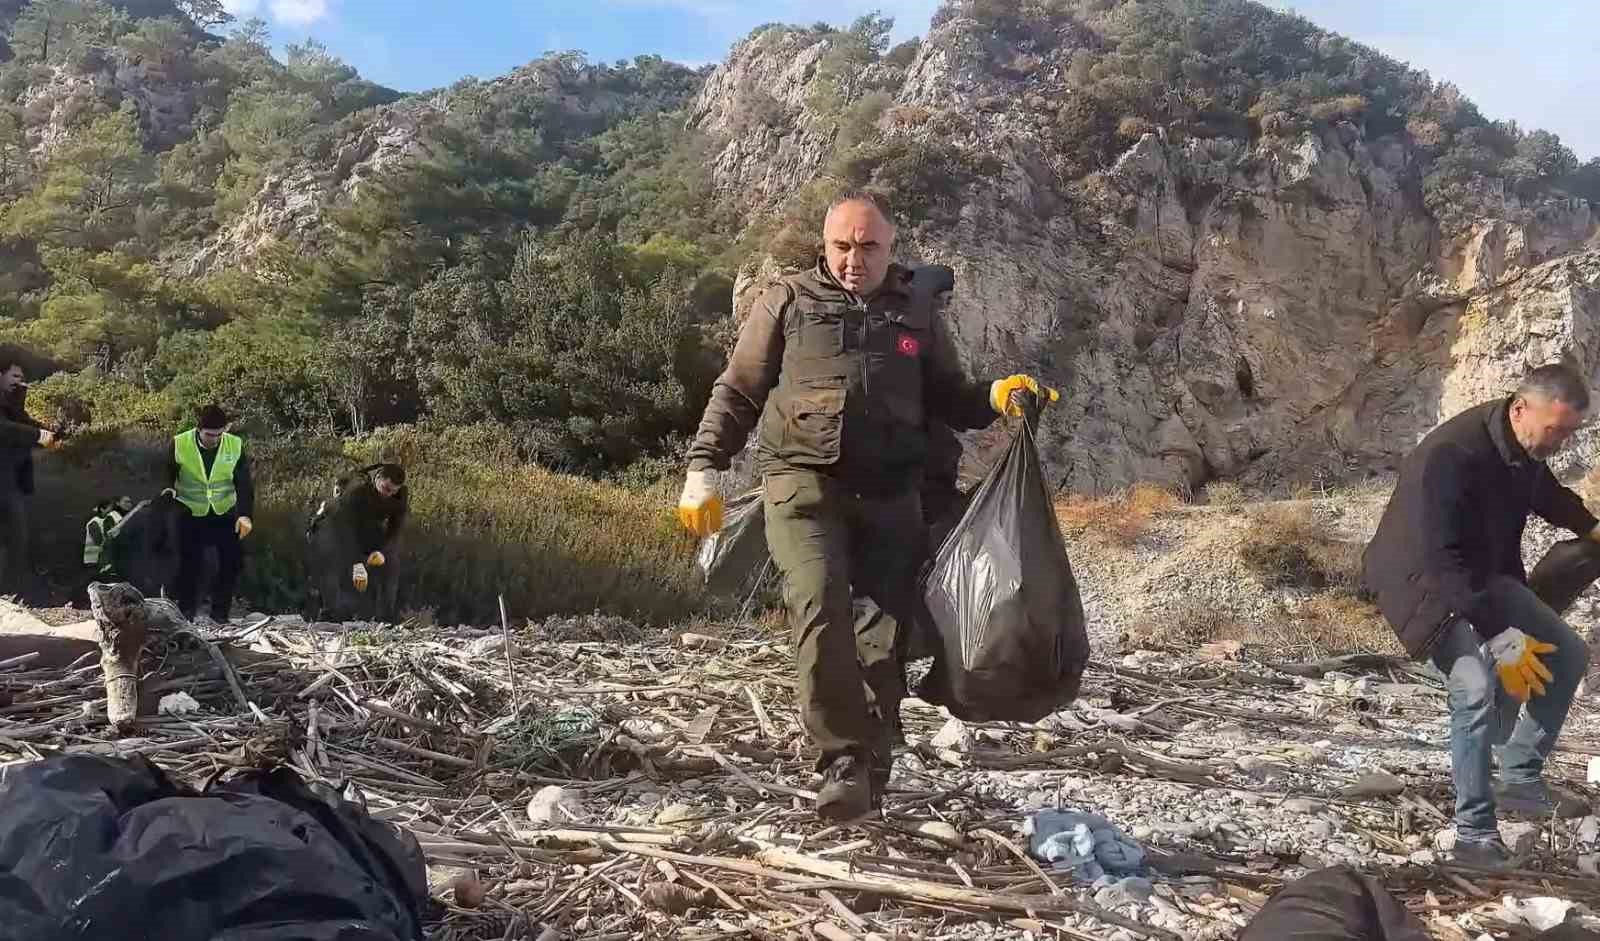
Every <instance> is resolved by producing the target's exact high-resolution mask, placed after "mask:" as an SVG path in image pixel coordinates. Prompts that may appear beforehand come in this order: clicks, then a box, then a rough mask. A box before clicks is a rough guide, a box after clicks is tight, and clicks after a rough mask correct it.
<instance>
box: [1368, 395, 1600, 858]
mask: <svg viewBox="0 0 1600 941" xmlns="http://www.w3.org/2000/svg"><path fill="white" fill-rule="evenodd" d="M1588 408H1589V391H1588V388H1587V387H1586V385H1585V383H1584V379H1583V377H1582V376H1581V375H1580V374H1579V373H1578V372H1577V371H1576V370H1574V369H1573V368H1572V367H1570V366H1567V365H1562V364H1557V365H1551V366H1543V367H1541V368H1539V369H1536V370H1534V371H1533V372H1532V373H1530V374H1529V375H1528V377H1527V378H1526V379H1524V380H1523V382H1522V385H1521V386H1520V387H1518V389H1517V391H1516V393H1515V394H1513V395H1511V396H1509V397H1507V398H1504V399H1498V400H1496V401H1492V402H1486V403H1484V404H1482V405H1479V406H1476V407H1475V408H1470V409H1468V410H1467V411H1465V412H1462V413H1461V414H1460V415H1457V416H1456V417H1454V418H1452V419H1450V420H1449V421H1447V422H1445V423H1444V424H1443V425H1440V426H1439V427H1438V428H1436V429H1434V430H1433V431H1432V432H1430V433H1429V434H1428V435H1427V437H1425V438H1423V439H1422V442H1421V443H1420V444H1418V445H1417V448H1416V450H1414V451H1413V452H1412V453H1411V454H1410V455H1408V456H1407V457H1406V459H1405V461H1404V462H1403V463H1402V464H1401V467H1400V480H1399V483H1398V484H1397V485H1396V487H1395V491H1394V494H1393V496H1392V497H1390V500H1389V506H1388V508H1387V509H1386V510H1385V511H1384V514H1383V520H1382V521H1381V522H1380V523H1379V524H1378V532H1377V534H1376V535H1375V536H1374V537H1373V539H1372V542H1371V544H1370V545H1368V546H1367V550H1366V555H1365V557H1364V558H1363V566H1362V567H1363V572H1362V580H1363V582H1364V584H1365V586H1366V588H1367V590H1368V591H1370V592H1371V593H1372V594H1373V595H1375V596H1376V598H1377V602H1378V607H1379V608H1380V609H1381V610H1382V611H1383V615H1384V617H1385V619H1387V620H1388V622H1389V624H1390V625H1391V626H1392V627H1393V628H1394V630H1395V632H1396V633H1397V634H1398V635H1399V636H1400V641H1401V643H1402V644H1404V645H1405V648H1406V651H1407V652H1408V653H1410V655H1411V656H1412V657H1414V658H1416V659H1419V660H1420V659H1422V658H1424V657H1427V658H1429V659H1430V660H1432V662H1433V663H1434V665H1435V666H1437V667H1438V668H1439V670H1440V672H1442V673H1443V674H1444V676H1445V680H1446V687H1447V689H1448V691H1449V698H1448V702H1449V709H1450V764H1451V777H1452V780H1453V782H1454V784H1455V791H1456V813H1455V824H1456V849H1455V855H1456V858H1457V860H1459V861H1461V862H1465V863H1468V864H1472V865H1483V866H1494V867H1501V866H1506V865H1509V864H1511V863H1512V862H1513V860H1512V857H1511V853H1510V852H1509V851H1508V850H1507V849H1506V846H1505V844H1504V843H1503V842H1502V841H1501V839H1500V833H1499V829H1498V825H1497V821H1496V815H1495V811H1496V806H1497V805H1498V807H1499V808H1500V809H1502V810H1505V811H1508V812H1511V813H1524V814H1531V815H1536V816H1538V817H1548V816H1549V815H1550V814H1552V813H1555V814H1557V815H1559V816H1579V815H1582V814H1585V813H1587V812H1588V808H1587V807H1585V806H1583V805H1582V804H1581V803H1580V802H1579V801H1577V800H1576V799H1574V798H1570V797H1566V796H1562V795H1558V794H1555V793H1552V791H1551V789H1550V788H1549V787H1547V786H1546V784H1545V783H1544V779H1543V774H1544V765H1545V759H1546V758H1547V757H1549V755H1550V752H1551V751H1552V750H1553V749H1554V748H1555V744H1556V738H1557V736H1559V735H1560V733H1561V727H1562V724H1563V723H1565V722H1566V718H1567V709H1568V708H1569V707H1570V706H1571V705H1572V697H1573V695H1574V693H1575V692H1576V691H1577V687H1578V682H1579V681H1580V680H1581V679H1582V678H1583V676H1584V673H1585V670H1586V669H1587V667H1588V662H1589V650H1588V646H1587V645H1586V644H1585V643H1584V641H1583V640H1582V638H1580V637H1579V636H1578V635H1577V633H1576V632H1574V631H1573V629H1572V628H1571V627H1569V626H1567V624H1566V623H1565V622H1564V621H1562V620H1561V618H1560V616H1559V615H1557V613H1556V612H1555V611H1554V610H1552V609H1551V608H1550V606H1549V605H1547V604H1546V603H1545V602H1544V601H1543V600H1541V599H1540V598H1539V597H1538V596H1537V595H1535V594H1534V592H1533V591H1532V590H1531V589H1530V588H1529V587H1528V576H1527V571H1526V569H1525V568H1524V566H1523V561H1522V532H1523V527H1524V525H1525V524H1526V522H1527V518H1528V514H1529V513H1536V514H1538V515H1539V516H1540V517H1541V518H1543V519H1544V520H1546V521H1548V522H1549V523H1551V524H1552V525H1555V526H1559V527H1562V528H1564V529H1569V530H1572V531H1573V532H1575V533H1577V534H1578V535H1580V536H1583V537H1585V538H1587V539H1589V540H1592V541H1596V542H1600V530H1597V529H1596V524H1597V521H1596V519H1595V517H1594V516H1593V515H1592V514H1591V513H1590V512H1589V511H1588V509H1587V508H1585V507H1584V504H1583V500H1582V499H1580V498H1579V497H1578V495H1577V494H1575V493H1573V492H1572V491H1571V490H1569V489H1567V488H1566V487H1564V486H1562V485H1561V484H1560V483H1559V482H1558V481H1557V480H1556V478H1555V475H1554V474H1552V473H1551V472H1550V469H1549V468H1548V467H1547V466H1545V461H1546V460H1548V459H1549V458H1550V457H1552V456H1553V455H1554V454H1555V453H1556V452H1557V451H1559V450H1560V449H1561V447H1562V445H1563V444H1565V443H1566V441H1567V439H1568V438H1570V437H1571V436H1572V434H1573V433H1574V432H1575V431H1577V430H1578V427H1579V425H1581V424H1582V423H1583V419H1584V415H1585V413H1586V412H1587V411H1588ZM1519 714H1520V716H1521V718H1520V720H1519V719H1518V716H1519ZM1513 722H1515V729H1512V728H1511V725H1512V723H1513ZM1501 743H1503V744H1504V746H1505V747H1504V748H1503V749H1502V750H1501V753H1500V762H1499V763H1500V778H1501V780H1500V785H1499V786H1498V787H1496V786H1494V784H1493V781H1492V778H1491V770H1492V763H1493V752H1492V748H1493V746H1495V745H1498V744H1501Z"/></svg>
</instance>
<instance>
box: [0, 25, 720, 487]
mask: <svg viewBox="0 0 1600 941" xmlns="http://www.w3.org/2000/svg"><path fill="white" fill-rule="evenodd" d="M212 6H214V4H212ZM136 7H137V9H135V8H136ZM224 17H225V14H224V13H222V11H221V10H220V8H215V9H212V8H210V7H206V6H205V4H202V3H201V2H200V0H186V2H182V3H168V2H157V0H145V2H142V3H139V4H132V3H105V2H101V0H35V2H33V3H31V4H28V5H26V6H25V7H23V8H22V9H21V12H20V14H19V15H17V16H16V18H15V20H14V22H13V23H12V24H11V27H10V31H9V35H10V49H11V52H12V54H13V57H12V58H11V59H10V60H9V61H7V62H5V63H4V65H3V66H0V239H4V254H3V256H0V272H3V277H4V282H5V286H6V287H7V288H9V290H6V291H4V292H0V342H9V343H12V344H16V345H20V346H22V347H24V348H25V349H27V350H30V351H32V352H33V353H36V354H38V355H40V356H42V357H45V358H46V359H47V360H48V362H49V364H50V365H51V366H53V367H55V368H56V369H58V370H59V372H57V374H56V375H55V376H53V377H52V378H51V379H50V380H49V381H47V382H45V383H44V384H43V385H42V386H41V387H40V388H38V389H37V390H36V393H35V396H36V403H35V404H36V406H38V407H41V408H45V409H48V407H49V405H50V400H55V399H60V398H63V397H66V396H73V397H78V398H82V399H84V400H86V401H87V402H88V404H89V406H90V408H91V411H92V412H93V413H94V415H95V416H96V418H97V419H98V420H99V421H100V422H102V423H112V424H124V423H127V422H133V421H141V420H144V421H148V422H150V423H152V424H155V425H159V426H162V427H166V426H170V425H171V424H173V423H174V422H177V421H180V420H182V419H183V418H184V417H185V416H186V415H188V414H192V411H193V407H194V406H196V405H197V404H200V403H203V402H206V401H212V400H215V401H218V402H219V403H220V404H222V405H223V406H224V407H225V408H227V409H229V410H230V411H231V412H232V413H234V414H235V415H237V416H239V417H240V419H241V421H242V423H243V424H244V426H245V427H246V428H247V429H248V430H249V431H250V432H251V433H252V434H254V435H256V436H258V437H263V436H272V435H276V434H280V433H287V432H297V433H301V432H307V431H315V432H318V433H331V434H349V433H356V434H360V433H364V432H366V431H369V430H371V429H373V428H375V427H378V426H382V425H389V424H394V423H401V422H425V423H426V422H436V423H444V424H449V425H452V426H461V425H471V424H475V423H479V422H489V423H493V424H495V425H498V426H502V427H507V428H510V429H512V430H513V431H514V433H515V440H516V441H517V442H518V443H519V452H520V455H521V457H522V458H524V459H529V460H535V461H537V462H539V463H540V464H542V465H545V466H549V467H555V468H560V469H568V470H574V471H581V472H584V473H589V474H603V473H620V472H622V471H624V470H625V469H627V468H629V467H630V466H634V465H636V464H638V463H639V462H640V461H646V462H647V463H646V465H644V466H649V464H648V462H649V461H650V460H651V459H656V460H659V459H661V458H663V457H665V456H666V455H668V454H669V453H670V450H671V448H672V446H673V445H674V443H675V442H677V441H678V440H681V438H682V436H683V435H684V433H685V432H686V431H687V430H689V429H691V428H692V427H693V422H694V419H695V417H696V414H697V412H698V409H699V407H700V405H701V404H702V403H703V399H704V396H705V394H706V390H707V389H708V388H709V384H710V380H711V378H712V376H713V375H714V371H715V368H716V363H715V355H716V351H717V347H718V345H719V344H720V339H719V338H718V337H717V336H716V335H715V331H716V330H717V329H718V328H717V326H716V324H717V322H718V321H719V320H721V319H723V318H722V315H723V314H724V312H725V311H726V309H727V305H728V294H729V291H728V288H729V287H730V282H729V281H728V280H727V279H726V278H725V277H722V276H719V275H717V274H715V273H714V272H712V271H710V270H709V267H708V266H709V263H710V262H711V260H712V259H713V258H714V257H716V256H718V255H719V254H720V253H721V251H722V249H723V248H724V247H725V245H726V243H727V238H728V235H729V233H731V228H732V226H731V220H729V219H728V218H726V217H725V216H724V215H720V214H719V213H718V211H717V209H716V207H715V206H714V205H713V204H712V201H711V198H710V186H709V181H708V179H707V175H706V171H705V169H704V162H703V160H702V152H703V146H704V144H703V141H701V140H699V139H698V138H697V137H696V136H695V135H693V134H691V133H690V132H688V131H685V130H684V129H683V124H684V122H683V119H682V115H681V113H679V109H681V108H682V106H683V104H684V103H685V101H686V100H687V98H688V96H689V95H691V94H692V93H693V92H694V91H695V90H696V89H697V88H698V87H699V84H700V81H701V77H700V75H699V74H697V73H695V72H693V71H690V70H688V69H685V68H683V67H681V66H677V65H673V64H670V63H667V62H664V61H662V60H660V59H658V58H654V57H641V58H639V59H637V60H635V61H633V62H631V63H618V64H616V65H592V64H589V63H586V62H585V61H583V59H582V57H581V56H579V55H577V54H566V55H558V56H552V57H548V58H546V59H543V60H540V61H537V62H534V63H532V64H531V65H529V66H527V67H526V68H524V69H522V70H519V71H518V72H516V73H513V74H512V75H510V76H507V77H506V78H503V79H500V80H496V81H492V82H480V81H476V80H467V81H463V82H460V83H458V84H456V85H455V86H452V87H451V88H449V89H446V90H443V91H441V92H439V93H437V94H434V95H428V96H416V97H414V98H411V99H407V100H404V101H400V102H399V104H396V105H395V106H394V109H393V111H392V112H390V113H389V116H388V118H387V122H388V123H387V124H386V125H384V127H385V129H387V128H390V127H392V128H397V129H399V133H401V134H405V135H409V138H408V140H409V147H410V153H411V154H412V155H413V157H412V158H410V159H402V160H395V161H390V162H389V163H388V164H386V165H385V166H384V167H383V168H382V169H380V170H379V171H378V172H376V173H375V174H374V175H371V176H369V177H368V178H367V179H365V180H364V182H363V184H362V186H361V187H360V188H359V190H358V191H357V194H356V196H355V198H354V199H353V200H346V201H344V202H342V203H340V202H338V201H337V200H336V199H334V198H333V197H334V195H335V194H334V193H332V192H330V191H331V190H333V188H334V187H336V186H338V185H340V184H341V183H342V182H343V179H342V178H341V177H340V176H339V174H340V173H342V172H348V164H349V163H351V162H354V161H357V160H359V159H361V158H363V157H365V156H366V155H368V154H370V153H371V150H372V146H371V143H370V141H364V140H363V135H366V136H367V137H368V138H370V137H371V136H372V125H373V122H374V121H375V120H384V119H382V118H380V117H379V116H378V115H377V114H376V113H375V112H374V111H373V110H371V109H372V107H373V106H374V105H379V104H391V103H393V102H396V101H397V100H398V99H399V96H398V95H396V94H395V93H393V92H390V91H388V90H386V89H383V88H379V87H377V86H374V85H372V84H371V83H369V82H366V81H363V80H362V79H360V78H359V76H357V75H356V73H355V71H354V70H353V69H351V68H349V67H348V66H347V65H345V64H344V63H343V62H341V61H340V60H339V59H338V58H336V57H335V56H333V55H332V54H330V53H329V52H328V51H327V50H326V49H324V48H323V47H321V46H320V45H318V44H316V43H315V42H309V41H308V42H307V43H304V44H298V45H291V46H289V47H288V55H287V57H286V60H285V61H284V62H281V63H280V62H278V61H276V60H274V59H273V57H272V56H271V55H270V54H269V51H268V45H267V36H266V33H265V29H264V27H263V25H262V24H261V23H259V22H250V23H245V24H243V25H241V26H239V27H238V28H237V29H234V30H233V31H232V32H231V34H230V35H229V37H228V38H227V39H225V40H224V39H219V38H216V37H213V36H210V35H208V34H207V33H206V32H205V31H203V29H201V26H203V25H214V24H216V23H218V22H220V21H221V20H222V19H223V18H224ZM130 75H131V76H133V79H132V80H131V81H129V80H125V79H126V78H127V77H128V76H130ZM47 137H48V139H47ZM363 148H365V149H363ZM296 196H300V197H301V198H306V199H314V200H319V201H327V202H330V203H333V204H334V205H335V206H336V208H335V209H334V210H333V211H331V212H330V213H328V214H327V218H326V220H325V221H326V225H325V226H324V227H323V228H322V229H321V230H319V231H316V232H315V233H312V234H313V235H314V237H315V238H316V240H317V245H318V250H317V251H315V252H314V253H308V252H305V251H303V250H302V249H303V246H302V245H300V244H295V243H294V241H292V240H285V241H284V242H282V243H275V242H273V241H272V240H271V239H270V238H269V237H268V236H270V234H271V233H270V229H269V228H268V227H267V226H264V225H262V224H261V220H260V219H259V218H258V216H259V214H260V213H261V212H262V211H263V210H262V203H263V202H268V203H270V202H271V201H272V200H273V199H278V200H287V199H290V198H294V197H296ZM312 222H313V224H314V222H315V220H312ZM263 230H267V231H265V232H263ZM240 242H255V243H258V245H257V247H258V251H257V253H256V260H255V264H254V265H253V266H252V268H251V270H250V271H248V272H247V271H244V270H241V268H240V267H239V266H237V265H236V264H233V262H234V260H235V259H234V258H232V257H230V256H229V255H228V254H227V252H228V251H230V250H235V248H236V246H237V245H238V244H239V243H240ZM707 337H709V339H707Z"/></svg>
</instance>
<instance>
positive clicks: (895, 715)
mask: <svg viewBox="0 0 1600 941" xmlns="http://www.w3.org/2000/svg"><path fill="white" fill-rule="evenodd" d="M765 489H766V498H765V499H766V523H767V545H768V547H769V548H770V549H771V551H772V559H773V561H774V562H776V563H777V566H778V571H779V572H781V573H782V575H783V600H784V605H785V607H787V609H788V613H789V627H790V630H791V631H792V632H793V642H794V646H795V659H796V668H797V672H798V676H799V690H798V692H799V696H798V703H799V707H800V718H801V723H802V724H803V725H804V726H805V730H806V732H807V734H808V735H810V737H811V740H812V741H813V742H814V743H815V744H816V745H817V747H818V748H820V749H821V750H822V759H823V763H826V762H827V761H829V760H830V759H831V758H832V757H833V756H835V755H838V754H841V753H843V752H846V751H861V752H868V753H871V754H872V755H873V756H875V757H876V758H877V759H879V760H880V761H881V762H884V763H887V761H888V760H889V748H890V744H891V743H890V730H891V723H892V722H897V721H898V719H899V709H900V700H901V699H902V698H904V696H905V678H904V676H903V675H902V673H901V662H900V661H901V648H902V646H903V645H904V643H905V641H906V635H907V630H903V629H901V627H900V625H907V626H908V628H909V626H910V625H914V624H915V623H916V617H915V612H916V607H915V606H916V604H917V569H918V567H919V565H920V564H921V561H922V558H923V557H924V555H925V554H926V547H925V545H924V543H925V541H926V536H925V535H924V530H923V522H922V509H921V498H920V497H919V495H918V493H917V491H916V489H915V488H911V489H910V490H909V491H908V492H906V493H904V494H900V495H897V496H893V497H889V498H868V497H863V496H861V495H859V494H857V493H855V492H854V491H853V490H851V489H850V488H849V487H848V486H847V485H845V484H843V483H841V482H839V481H838V480H836V479H834V478H832V477H829V476H826V475H824V474H818V473H814V472H809V471H794V470H785V471H775V472H772V473H769V474H768V475H767V477H766V481H765ZM852 590H853V592H854V594H856V595H861V596H865V597H869V598H871V599H872V600H873V602H875V603H876V604H877V606H878V607H879V608H880V609H882V612H883V616H881V617H872V618H864V619H862V621H861V623H860V625H859V630H858V625H857V623H856V618H855V611H854V608H853V606H852V605H851V595H852Z"/></svg>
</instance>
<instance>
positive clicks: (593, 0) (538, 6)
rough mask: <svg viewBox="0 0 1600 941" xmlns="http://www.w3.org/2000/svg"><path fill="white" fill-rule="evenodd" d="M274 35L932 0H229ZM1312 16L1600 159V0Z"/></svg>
mask: <svg viewBox="0 0 1600 941" xmlns="http://www.w3.org/2000/svg"><path fill="white" fill-rule="evenodd" d="M225 2H226V3H227V5H228V6H229V8H230V9H232V10H234V11H235V12H236V13H239V14H241V15H251V14H255V15H260V16H262V17H263V18H265V19H266V20H267V21H268V22H269V23H271V24H272V27H273V34H274V37H275V38H276V39H277V40H279V41H280V42H283V41H295V40H299V39H304V38H306V37H307V36H313V37H315V38H317V39H320V40H322V41H323V42H324V43H326V44H327V45H328V47H329V48H330V49H331V50H332V51H334V52H335V53H337V54H339V55H340V56H342V57H343V58H344V59H345V60H346V61H348V62H350V63H351V64H352V65H354V66H356V67H357V68H359V69H360V70H361V72H362V74H363V75H366V76H367V77H369V78H371V79H373V80H374V81H378V82H382V83H383V84H385V85H390V86H392V87H395V88H400V89H403V90H406V91H417V90H421V89H425V88H433V87H437V86H440V85H448V84H449V83H451V82H453V81H454V80H456V79H457V78H461V77H462V76H465V75H476V76H478V77H480V78H490V77H493V76H495V75H498V74H500V73H502V72H505V71H508V70H509V69H512V68H515V67H516V66H518V65H521V64H523V63H524V62H527V61H528V60H530V59H533V58H536V57H538V56H539V55H541V54H543V53H544V52H546V51H554V50H565V49H581V50H583V51H585V52H587V53H588V54H589V56H590V57H591V58H592V59H600V60H605V61H610V60H613V59H618V58H626V57H631V56H634V55H638V54H640V53H647V52H648V53H656V54H658V55H661V56H664V57H666V58H669V59H674V60H677V61H680V62H686V63H690V64H700V63H704V62H718V61H721V59H722V57H723V56H724V55H725V54H726V53H727V51H728V48H729V46H731V45H732V43H733V42H734V41H736V40H738V39H740V38H742V37H743V36H744V35H745V34H747V33H748V32H749V31H750V30H751V29H752V28H753V27H755V26H757V25H759V24H761V23H764V22H770V21H774V20H778V21H784V22H794V23H811V22H815V21H816V20H818V19H824V20H828V21H830V22H835V23H848V22H849V21H850V20H851V19H853V18H854V17H856V16H857V15H859V14H861V13H864V12H868V11H871V10H881V11H883V12H884V13H885V14H887V15H890V16H893V17H895V20H896V34H897V35H896V39H903V38H906V37H909V36H912V35H916V34H918V33H921V32H922V31H923V30H925V29H926V28H927V25H928V19H929V17H931V16H932V15H933V11H934V9H935V8H936V7H937V6H938V0H875V2H874V0H836V2H833V3H829V4H818V3H802V2H795V0H743V2H740V0H586V2H580V0H225ZM1271 5H1272V6H1276V7H1279V8H1281V9H1293V10H1295V11H1296V12H1298V13H1301V14H1303V15H1305V16H1307V17H1309V18H1310V19H1311V20H1313V21H1315V22H1316V23H1318V24H1319V25H1322V26H1324V27H1327V28H1329V29H1332V30H1334V31H1336V32H1340V33H1343V34H1345V35H1347V36H1350V37H1351V38H1353V39H1356V40H1359V41H1361V42H1364V43H1367V44H1368V45H1372V46H1375V47H1377V48H1378V49H1380V50H1382V51H1383V52H1385V53H1388V54H1389V55H1392V56H1395V57H1396V58H1399V59H1403V60H1405V61H1407V62H1410V63H1411V64H1412V65H1413V66H1415V67H1417V68H1422V69H1426V70H1427V71H1428V72H1430V73H1431V74H1432V75H1433V77H1434V78H1436V79H1439V78H1443V79H1448V80H1450V81H1452V82H1455V83H1456V84H1457V85H1458V86H1460V87H1461V89H1462V90H1463V91H1464V92H1466V93H1467V95H1468V96H1469V97H1470V98H1472V99H1473V100H1474V101H1476V102H1477V103H1478V105H1479V106H1480V107H1481V108H1482V109H1483V111H1484V113H1485V114H1487V115H1488V116H1490V117H1492V118H1512V119H1515V120H1516V121H1517V122H1518V123H1520V124H1522V125H1523V126H1524V127H1528V128H1532V127H1543V128H1547V129H1549V130H1552V131H1555V132H1556V133H1558V134H1560V135H1561V138H1562V140H1564V141H1566V142H1567V143H1568V144H1569V145H1570V146H1571V147H1572V148H1573V149H1574V150H1575V151H1577V152H1578V154H1579V156H1581V157H1584V158H1589V157H1595V156H1600V124H1597V123H1596V122H1595V121H1594V120H1592V118H1593V117H1594V115H1595V113H1596V111H1595V104H1596V102H1597V101H1600V28H1597V27H1600V5H1597V4H1596V2H1595V0H1450V2H1446V0H1293V2H1287V0H1284V2H1276V0H1275V2H1273V3H1271Z"/></svg>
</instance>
